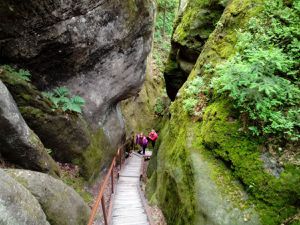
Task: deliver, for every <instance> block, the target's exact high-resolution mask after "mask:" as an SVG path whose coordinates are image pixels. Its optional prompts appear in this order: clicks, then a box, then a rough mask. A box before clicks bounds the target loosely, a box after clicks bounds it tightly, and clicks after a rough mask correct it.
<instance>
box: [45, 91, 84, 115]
mask: <svg viewBox="0 0 300 225" xmlns="http://www.w3.org/2000/svg"><path fill="white" fill-rule="evenodd" d="M43 95H44V96H45V97H46V98H48V99H49V100H50V101H51V102H52V104H53V108H54V109H62V110H63V111H71V112H76V113H82V111H81V108H82V107H83V106H84V104H85V101H84V99H83V98H81V97H80V96H77V95H76V96H73V97H70V91H69V89H68V88H66V87H58V88H55V89H54V90H53V91H52V92H43Z"/></svg>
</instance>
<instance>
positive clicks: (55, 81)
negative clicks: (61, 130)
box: [0, 0, 154, 143]
mask: <svg viewBox="0 0 300 225" xmlns="http://www.w3.org/2000/svg"><path fill="white" fill-rule="evenodd" d="M153 13H154V6H153V3H152V1H151V0H146V1H145V0H143V1H141V0H124V1H117V0H97V1H95V0H75V1H69V0H51V1H45V0H42V1H33V0H31V1H26V2H23V1H20V2H15V1H11V0H4V1H1V3H0V20H1V23H0V62H1V63H12V64H17V65H19V66H21V67H25V68H27V69H29V70H30V71H31V73H32V75H33V77H32V81H33V83H35V84H36V85H37V86H38V87H39V88H40V89H41V90H45V89H49V88H52V87H55V86H60V85H65V86H67V87H69V88H70V89H71V91H72V92H73V93H74V94H78V95H81V96H82V97H83V98H84V99H85V100H86V105H85V108H84V117H85V118H86V119H87V120H88V121H89V123H90V125H92V127H93V128H98V127H104V130H105V131H106V133H107V134H108V136H109V139H110V140H111V141H112V142H114V143H117V142H119V140H120V139H121V137H122V136H123V124H122V118H121V116H120V114H119V113H118V109H117V105H118V102H120V101H121V100H123V99H126V98H128V97H130V96H132V95H135V94H136V93H137V92H138V91H139V89H140V87H141V85H142V83H143V81H144V74H145V63H146V58H147V55H148V53H149V51H150V48H151V38H152V25H153Z"/></svg>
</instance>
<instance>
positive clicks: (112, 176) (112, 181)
mask: <svg viewBox="0 0 300 225" xmlns="http://www.w3.org/2000/svg"><path fill="white" fill-rule="evenodd" d="M114 164H115V162H114ZM111 193H114V166H113V169H112V171H111Z"/></svg>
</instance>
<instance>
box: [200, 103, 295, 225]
mask: <svg viewBox="0 0 300 225" xmlns="http://www.w3.org/2000/svg"><path fill="white" fill-rule="evenodd" d="M234 114H235V112H234V110H233V109H232V107H231V104H230V102H229V101H226V100H218V101H217V102H214V103H213V104H211V105H210V106H208V107H207V109H206V111H205V114H204V117H203V122H202V123H201V129H200V134H199V135H200V137H201V140H202V141H201V143H200V145H202V148H203V149H205V150H206V151H209V152H212V153H213V154H214V155H215V156H217V157H220V158H221V159H222V160H223V161H224V162H226V163H227V164H228V165H230V167H229V169H231V170H232V171H233V172H234V175H235V176H236V177H237V178H238V179H240V180H241V181H242V183H243V184H244V185H245V188H246V189H247V191H248V193H249V194H251V197H252V198H251V201H252V202H253V203H254V204H255V205H256V206H257V210H258V211H259V213H260V215H261V219H262V221H263V224H266V225H267V224H277V223H280V222H281V221H282V220H283V219H285V218H287V217H289V216H291V215H293V214H295V213H296V208H297V201H298V200H297V199H299V197H300V188H299V187H298V186H297V184H299V182H300V169H299V168H297V167H296V166H293V165H286V166H285V171H284V172H283V173H282V174H281V176H280V178H276V177H274V176H272V175H271V174H269V173H268V171H266V170H265V169H264V165H263V162H262V160H261V159H260V155H261V152H260V150H259V149H260V141H259V140H255V139H253V137H250V136H248V135H246V134H244V133H243V132H241V131H240V130H241V129H240V128H241V124H240V122H239V120H237V119H232V117H231V116H232V115H234Z"/></svg>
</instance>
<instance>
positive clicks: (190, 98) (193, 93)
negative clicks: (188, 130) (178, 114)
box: [183, 77, 204, 116]
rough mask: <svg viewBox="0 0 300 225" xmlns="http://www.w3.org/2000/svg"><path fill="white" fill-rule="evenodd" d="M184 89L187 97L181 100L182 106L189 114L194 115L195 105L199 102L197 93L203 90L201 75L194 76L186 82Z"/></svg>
mask: <svg viewBox="0 0 300 225" xmlns="http://www.w3.org/2000/svg"><path fill="white" fill-rule="evenodd" d="M184 91H185V94H186V95H187V98H185V99H184V100H183V108H184V110H185V111H186V112H187V113H188V114H189V115H191V116H192V115H196V111H195V107H196V106H197V105H198V102H199V101H198V100H199V94H200V93H201V92H202V91H204V81H203V79H202V77H196V78H195V79H194V80H192V81H190V82H188V83H187V86H186V88H185V89H184Z"/></svg>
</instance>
